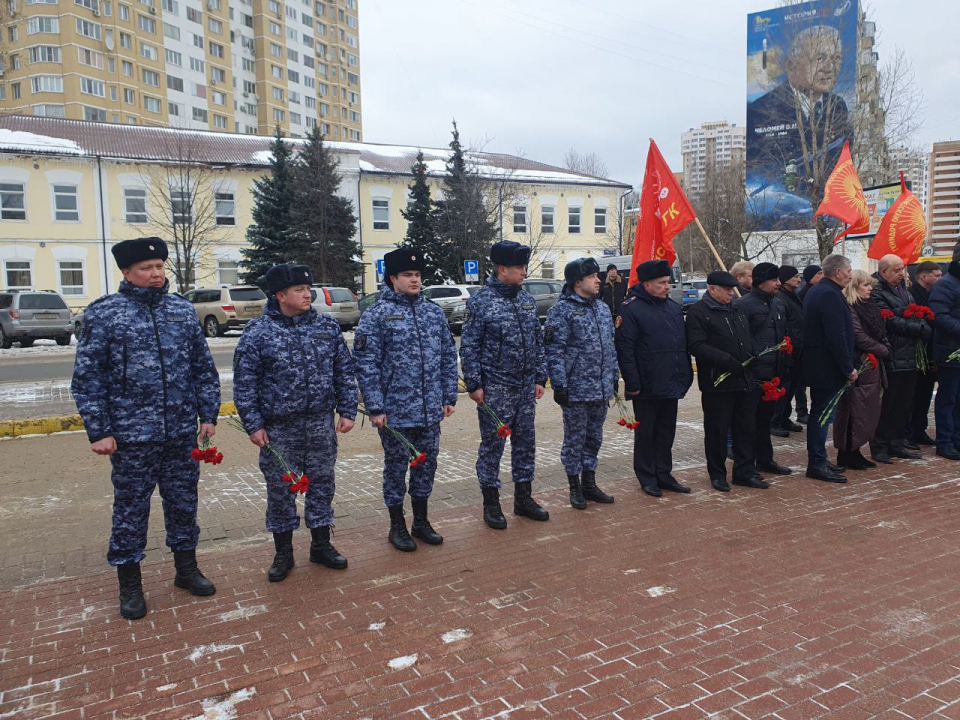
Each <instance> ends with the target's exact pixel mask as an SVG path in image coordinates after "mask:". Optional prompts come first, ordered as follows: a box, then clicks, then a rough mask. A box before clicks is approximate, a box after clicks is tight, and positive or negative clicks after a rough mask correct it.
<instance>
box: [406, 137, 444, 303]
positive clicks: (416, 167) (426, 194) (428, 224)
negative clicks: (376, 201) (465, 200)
mask: <svg viewBox="0 0 960 720" xmlns="http://www.w3.org/2000/svg"><path fill="white" fill-rule="evenodd" d="M410 172H412V173H413V182H412V183H410V185H409V186H408V188H409V189H410V199H411V200H412V201H413V202H412V203H410V204H409V205H407V207H406V208H405V209H402V210H401V211H400V214H401V215H403V217H404V219H405V220H406V221H407V234H406V235H405V236H404V238H403V242H401V243H400V246H399V247H401V248H417V249H419V250H420V251H421V252H422V253H423V255H424V258H425V259H426V264H427V269H426V271H425V272H424V273H423V275H422V277H423V284H424V285H437V284H439V283H441V282H443V275H442V273H441V272H440V266H439V263H440V262H441V260H442V258H443V248H442V246H441V244H440V238H439V237H438V236H437V230H436V228H435V227H434V224H435V220H436V214H437V211H436V208H435V207H434V203H433V200H432V199H431V198H430V186H429V185H428V184H427V165H426V163H424V161H423V151H422V150H420V151H418V152H417V161H416V162H415V163H414V164H413V166H412V167H411V168H410Z"/></svg>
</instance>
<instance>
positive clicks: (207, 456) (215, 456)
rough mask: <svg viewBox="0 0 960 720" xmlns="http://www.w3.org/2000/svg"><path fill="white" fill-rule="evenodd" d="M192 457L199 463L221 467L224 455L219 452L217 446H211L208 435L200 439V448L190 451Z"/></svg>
mask: <svg viewBox="0 0 960 720" xmlns="http://www.w3.org/2000/svg"><path fill="white" fill-rule="evenodd" d="M190 457H192V458H193V459H194V460H198V461H199V462H205V463H210V464H211V465H219V464H220V463H222V462H223V453H222V452H220V451H219V450H217V448H216V446H212V445H210V436H209V435H207V434H206V433H204V435H203V437H202V438H200V445H199V447H195V448H194V449H193V450H191V451H190Z"/></svg>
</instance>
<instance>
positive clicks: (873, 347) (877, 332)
mask: <svg viewBox="0 0 960 720" xmlns="http://www.w3.org/2000/svg"><path fill="white" fill-rule="evenodd" d="M874 284H875V281H874V280H873V278H871V277H870V275H868V274H867V273H866V272H864V271H863V270H854V271H853V274H852V275H851V277H850V282H848V283H847V284H846V286H845V287H844V288H843V295H844V297H845V298H846V299H847V302H848V303H850V309H851V310H852V311H853V340H854V348H855V350H856V362H855V365H856V367H858V368H859V367H862V366H863V363H864V360H865V359H866V356H867V355H868V354H873V355H874V356H876V358H877V363H878V367H877V369H876V370H867V371H865V372H864V373H863V374H862V375H860V376H859V377H858V378H857V380H856V382H854V384H853V387H852V388H851V389H850V390H849V392H846V393H844V395H843V397H842V398H841V399H840V405H839V407H838V408H837V418H836V420H835V421H834V424H833V446H834V447H835V448H836V449H837V464H838V465H843V466H845V467H847V468H849V469H851V470H866V469H867V468H872V467H876V464H875V463H873V462H871V461H870V460H867V458H865V457H864V456H863V453H861V452H860V448H861V447H863V446H864V445H865V444H866V443H867V442H869V441H870V440H871V438H873V434H874V431H875V430H876V429H877V423H878V422H879V421H880V389H881V388H882V387H885V386H886V384H887V383H886V372H885V370H884V360H886V359H887V358H888V357H889V356H890V346H889V344H888V343H887V333H886V328H885V327H884V320H883V318H882V317H881V316H880V308H879V307H877V305H876V303H875V302H874V301H873V300H871V299H870V294H871V292H872V291H873V287H874Z"/></svg>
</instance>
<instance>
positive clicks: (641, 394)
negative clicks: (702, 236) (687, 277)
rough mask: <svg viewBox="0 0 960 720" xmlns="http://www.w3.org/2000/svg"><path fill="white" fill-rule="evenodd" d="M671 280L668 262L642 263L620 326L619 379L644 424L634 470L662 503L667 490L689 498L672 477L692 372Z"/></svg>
mask: <svg viewBox="0 0 960 720" xmlns="http://www.w3.org/2000/svg"><path fill="white" fill-rule="evenodd" d="M670 278H671V273H670V264H669V263H667V262H666V261H665V260H647V261H646V262H643V263H641V264H640V265H639V266H638V267H637V279H638V282H637V284H636V285H634V286H633V287H632V288H630V292H629V293H628V294H627V297H626V299H624V301H623V305H622V306H621V307H620V315H619V316H618V317H617V320H616V323H615V325H616V346H617V359H618V361H619V364H620V373H621V375H622V376H623V381H624V386H625V388H626V397H627V399H628V400H632V401H633V412H634V414H635V415H636V419H637V422H639V423H640V425H639V427H637V429H636V430H635V431H634V432H635V433H636V434H635V435H634V443H633V470H634V472H635V473H636V475H637V479H638V480H639V481H640V486H641V487H642V488H643V491H644V492H645V493H647V495H651V496H653V497H661V496H662V495H663V492H662V491H663V490H669V491H670V492H677V493H688V492H690V488H688V487H687V486H685V485H681V484H680V483H679V482H677V479H676V478H674V477H673V475H672V471H673V441H674V438H675V437H676V433H677V405H678V403H679V401H680V399H681V398H682V397H683V396H684V395H686V394H687V390H689V389H690V385H691V384H692V383H693V367H692V366H691V365H690V356H689V355H688V354H687V340H686V333H685V331H684V325H683V313H682V311H681V310H680V306H679V305H677V303H675V302H674V301H673V300H671V299H670Z"/></svg>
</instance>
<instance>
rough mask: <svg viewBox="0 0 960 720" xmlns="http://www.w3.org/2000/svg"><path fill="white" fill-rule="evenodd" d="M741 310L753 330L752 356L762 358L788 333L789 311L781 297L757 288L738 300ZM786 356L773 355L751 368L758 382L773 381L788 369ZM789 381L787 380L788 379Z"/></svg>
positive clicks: (760, 360)
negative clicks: (761, 355)
mask: <svg viewBox="0 0 960 720" xmlns="http://www.w3.org/2000/svg"><path fill="white" fill-rule="evenodd" d="M734 302H736V304H737V307H738V308H739V309H740V312H742V313H743V314H744V315H745V316H746V318H747V324H748V325H749V326H750V340H751V343H752V352H751V355H759V354H760V353H761V352H763V351H764V350H766V349H767V348H770V347H773V346H774V345H779V344H780V343H781V342H783V338H784V337H786V336H787V335H788V334H789V333H788V331H787V308H786V306H785V305H784V304H783V300H781V299H780V298H779V297H777V295H775V294H774V295H771V294H769V293H765V292H763V291H761V290H760V288H758V287H756V286H754V288H753V289H752V290H751V291H750V292H748V293H747V294H746V295H744V296H743V297H742V298H740V299H738V300H735V301H734ZM787 365H788V363H787V361H785V360H784V355H783V353H780V352H770V353H767V354H766V355H764V356H763V357H761V358H758V359H757V360H755V361H754V362H753V363H751V364H750V368H751V369H752V370H753V373H754V375H756V377H757V379H758V380H770V379H772V378H774V377H777V376H779V375H780V374H781V373H783V372H784V371H785V370H786V368H787ZM784 379H785V378H784Z"/></svg>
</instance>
